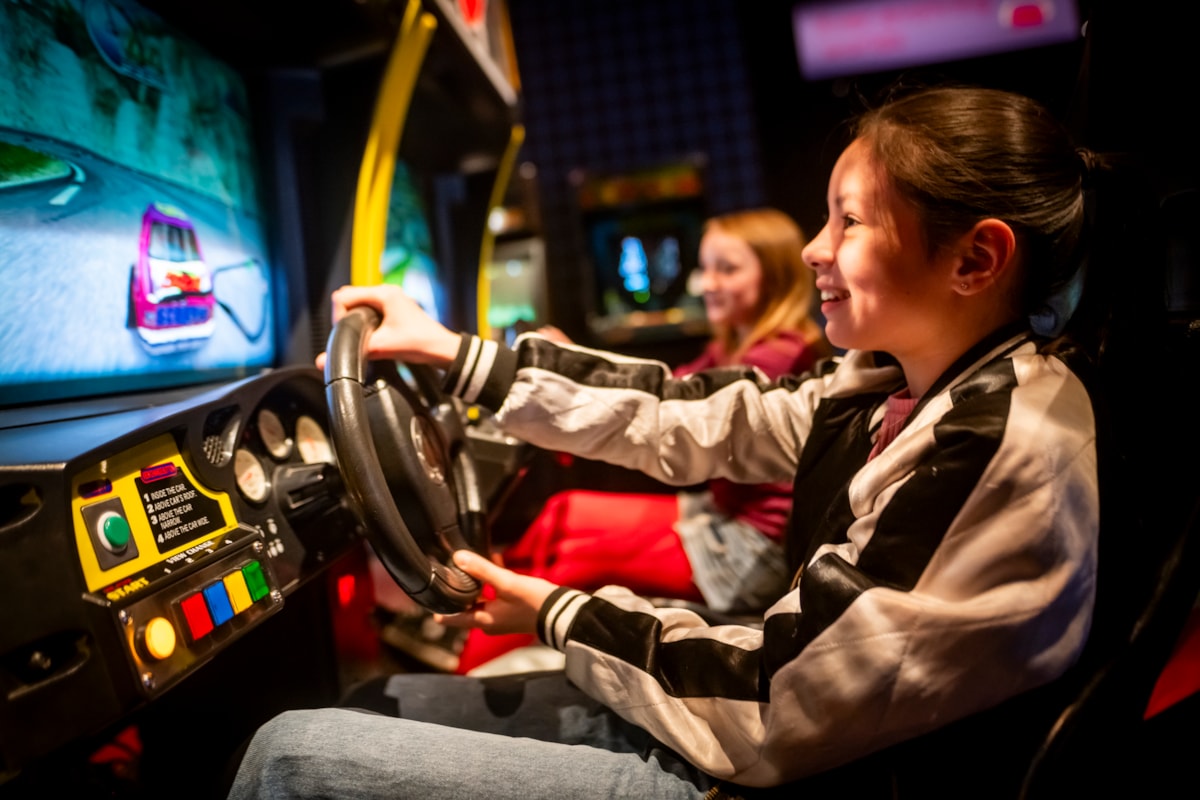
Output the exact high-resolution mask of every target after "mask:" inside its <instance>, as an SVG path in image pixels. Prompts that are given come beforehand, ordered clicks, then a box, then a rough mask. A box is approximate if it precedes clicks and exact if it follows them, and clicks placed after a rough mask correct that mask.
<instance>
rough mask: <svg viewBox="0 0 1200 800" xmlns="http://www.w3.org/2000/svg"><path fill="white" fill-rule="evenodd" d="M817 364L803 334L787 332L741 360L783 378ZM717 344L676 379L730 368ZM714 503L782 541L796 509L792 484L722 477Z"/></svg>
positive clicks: (713, 485)
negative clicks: (789, 518) (789, 517)
mask: <svg viewBox="0 0 1200 800" xmlns="http://www.w3.org/2000/svg"><path fill="white" fill-rule="evenodd" d="M816 361H817V351H816V350H814V348H812V347H811V346H810V345H809V344H808V343H807V342H805V341H804V338H803V337H801V336H800V334H798V333H796V332H794V331H783V332H781V333H777V334H775V336H773V337H771V338H770V339H766V340H764V341H761V342H757V343H755V344H754V345H753V346H751V348H750V349H749V350H747V351H746V354H745V355H744V356H743V357H742V358H741V359H739V363H740V364H744V365H746V366H751V367H758V368H759V369H760V370H762V371H763V373H764V374H765V375H766V376H767V377H768V378H772V379H773V378H778V377H779V376H780V375H797V374H799V373H802V372H805V371H806V370H809V369H811V368H812V367H813V365H814V364H815V363H816ZM731 364H732V362H730V361H729V359H728V358H726V357H725V355H724V353H723V351H722V350H721V348H720V345H718V344H717V342H715V341H714V342H709V344H708V346H707V347H706V348H705V349H704V352H703V353H701V354H700V357H699V358H697V359H696V360H695V361H691V362H689V363H687V364H683V365H681V366H679V367H676V368H675V376H676V377H682V376H684V375H690V374H691V373H693V372H699V371H700V370H703V369H709V368H711V367H724V366H730V365H731ZM708 489H709V491H710V492H711V493H712V498H713V503H714V504H715V505H716V507H717V508H718V509H720V510H721V512H722V513H723V514H725V515H727V516H729V517H733V518H735V519H740V520H743V521H745V522H746V523H748V524H750V525H753V526H754V527H755V528H756V529H758V530H760V531H762V533H763V534H764V535H766V536H767V537H769V538H771V539H774V540H776V541H779V540H780V538H782V536H783V529H784V526H785V525H786V523H787V518H788V514H789V513H791V510H792V484H791V482H790V481H783V482H781V483H763V484H746V483H733V482H732V481H728V480H725V479H724V478H718V479H716V480H711V481H709V482H708Z"/></svg>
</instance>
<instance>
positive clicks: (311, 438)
mask: <svg viewBox="0 0 1200 800" xmlns="http://www.w3.org/2000/svg"><path fill="white" fill-rule="evenodd" d="M296 449H297V450H299V451H300V457H301V458H302V459H304V463H306V464H317V463H320V462H325V463H327V464H332V463H333V448H332V447H331V446H330V444H329V437H327V436H326V435H325V431H324V430H323V429H322V428H321V426H320V424H318V423H317V421H316V420H315V419H313V418H312V417H309V416H303V417H300V418H299V419H297V420H296Z"/></svg>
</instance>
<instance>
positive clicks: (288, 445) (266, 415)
mask: <svg viewBox="0 0 1200 800" xmlns="http://www.w3.org/2000/svg"><path fill="white" fill-rule="evenodd" d="M258 435H259V436H260V437H262V443H263V446H264V447H266V448H267V452H268V453H270V454H271V456H272V457H273V458H275V459H278V460H280V461H282V460H283V459H285V458H287V457H288V455H289V454H290V453H291V452H292V440H291V438H290V437H289V436H288V435H287V431H285V430H284V428H283V422H282V421H281V420H280V419H279V415H278V414H276V413H275V412H274V411H271V410H270V409H267V408H264V409H263V410H262V411H260V412H258Z"/></svg>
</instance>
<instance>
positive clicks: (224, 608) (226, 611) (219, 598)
mask: <svg viewBox="0 0 1200 800" xmlns="http://www.w3.org/2000/svg"><path fill="white" fill-rule="evenodd" d="M204 602H205V603H207V604H208V613H209V614H212V621H213V624H214V625H221V624H222V623H225V622H228V621H229V620H231V619H233V604H232V603H230V602H229V594H228V593H227V592H226V591H225V584H224V583H214V584H211V585H209V586H205V587H204Z"/></svg>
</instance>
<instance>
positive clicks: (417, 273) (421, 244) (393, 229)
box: [379, 161, 448, 323]
mask: <svg viewBox="0 0 1200 800" xmlns="http://www.w3.org/2000/svg"><path fill="white" fill-rule="evenodd" d="M379 269H380V272H382V273H383V281H384V283H394V284H396V285H397V286H399V287H400V288H402V289H403V290H404V292H405V294H407V295H408V296H409V297H411V298H413V299H414V300H416V301H417V303H419V304H420V306H421V308H423V309H425V311H426V313H428V314H429V315H430V316H432V317H434V318H435V319H437V320H438V321H439V322H442V323H445V322H446V321H447V319H448V317H447V307H446V304H447V298H446V290H445V286H444V285H443V283H442V280H441V278H440V276H439V274H438V262H437V260H436V259H435V257H434V246H433V235H432V232H431V231H430V229H429V215H428V213H427V212H426V205H425V201H424V200H423V199H422V195H421V190H420V186H419V182H418V180H417V177H416V176H415V175H414V174H413V171H412V168H411V167H410V166H409V165H408V164H407V163H406V162H404V161H397V162H396V172H395V174H394V175H393V177H392V191H391V196H390V197H389V199H388V219H387V233H386V234H385V238H384V245H383V257H382V258H381V263H380V265H379Z"/></svg>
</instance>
